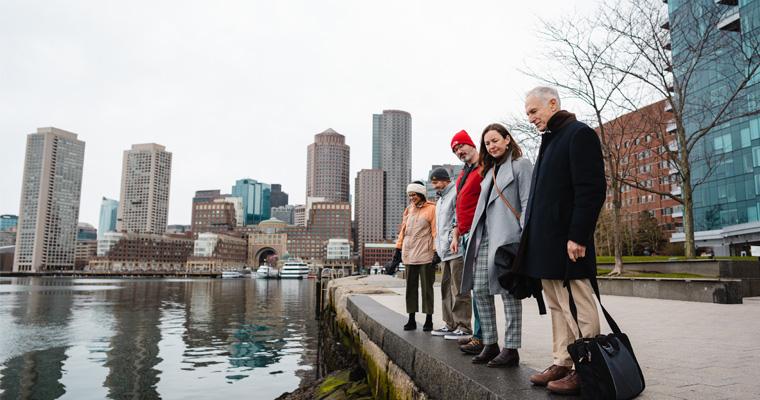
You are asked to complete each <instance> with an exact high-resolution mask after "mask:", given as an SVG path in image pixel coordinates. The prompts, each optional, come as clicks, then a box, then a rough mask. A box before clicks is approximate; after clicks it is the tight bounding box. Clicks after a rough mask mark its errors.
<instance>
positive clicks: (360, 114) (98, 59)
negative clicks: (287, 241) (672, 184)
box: [0, 0, 593, 225]
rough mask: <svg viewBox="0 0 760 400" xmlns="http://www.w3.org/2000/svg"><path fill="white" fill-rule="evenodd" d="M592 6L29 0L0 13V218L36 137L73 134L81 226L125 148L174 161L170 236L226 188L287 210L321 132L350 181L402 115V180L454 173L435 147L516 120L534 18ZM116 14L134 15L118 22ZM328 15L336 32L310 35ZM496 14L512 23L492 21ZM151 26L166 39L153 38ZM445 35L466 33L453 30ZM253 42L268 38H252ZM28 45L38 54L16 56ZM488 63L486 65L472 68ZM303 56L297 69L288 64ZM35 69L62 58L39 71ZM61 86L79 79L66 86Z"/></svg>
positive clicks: (112, 193)
mask: <svg viewBox="0 0 760 400" xmlns="http://www.w3.org/2000/svg"><path fill="white" fill-rule="evenodd" d="M592 4H593V3H592V2H589V3H588V5H584V4H581V5H577V4H572V5H569V4H566V2H562V1H559V0H554V1H544V2H540V4H539V5H533V6H532V7H530V8H529V7H528V6H522V7H521V6H519V5H510V4H502V3H501V2H492V3H491V4H479V5H478V6H474V7H473V8H469V6H468V7H464V9H462V7H461V5H460V4H458V3H455V2H448V3H447V2H439V3H437V4H436V7H435V8H432V9H428V8H427V7H416V6H415V7H409V6H408V5H407V4H406V3H403V2H389V3H387V4H386V5H385V6H384V7H382V8H380V9H373V10H372V13H366V11H367V10H365V9H364V6H363V5H359V4H356V5H351V4H349V5H346V7H343V6H337V5H326V6H325V9H323V10H319V9H315V7H314V5H312V4H309V3H307V2H304V3H300V4H297V3H293V4H289V5H287V6H286V5H282V6H273V5H266V6H257V5H255V4H243V3H235V4H230V5H227V6H225V7H220V8H218V9H216V8H215V9H213V10H205V9H204V7H199V8H193V7H185V6H184V5H183V4H181V3H175V4H166V5H165V7H167V8H162V9H161V10H154V11H155V12H149V13H143V12H142V11H140V10H144V9H147V7H148V3H140V2H138V3H135V4H134V8H133V9H132V10H122V9H121V7H117V8H116V9H114V8H113V7H115V6H114V5H107V4H98V5H97V6H95V7H88V11H87V12H85V11H84V10H83V9H80V7H84V6H83V5H78V4H69V5H66V6H63V5H51V6H50V8H49V9H48V11H49V12H46V13H45V14H43V15H40V14H39V12H38V10H36V9H35V7H34V5H32V4H23V3H19V4H6V5H4V6H3V14H4V15H6V16H7V21H6V22H7V23H5V24H3V26H2V27H0V32H2V33H3V34H2V35H0V37H2V39H0V51H3V54H6V55H7V58H6V61H7V62H6V63H5V64H4V67H3V72H4V77H3V79H2V81H3V91H2V92H0V105H2V107H0V109H1V110H3V111H0V112H3V118H0V121H2V122H0V138H1V139H2V143H3V145H2V153H3V157H2V160H3V161H2V167H3V170H4V174H3V175H2V176H1V177H0V185H1V186H2V187H3V188H4V190H3V191H2V193H0V213H2V214H15V213H17V212H18V205H19V204H18V201H19V198H20V190H21V174H22V170H21V169H22V163H23V154H19V153H23V148H24V144H23V141H24V135H25V134H26V133H28V132H29V131H31V130H34V129H35V128H36V127H39V126H56V127H59V128H61V129H65V130H70V131H74V132H77V133H78V134H79V137H80V138H81V140H84V141H86V142H87V143H88V152H87V155H86V157H85V164H84V176H83V187H82V207H81V210H82V211H81V213H80V220H81V221H83V222H88V223H91V224H93V225H96V224H97V222H98V213H99V206H100V202H101V199H102V197H108V198H112V199H118V198H119V178H120V169H121V162H120V161H121V160H120V155H121V152H122V151H123V149H126V148H129V146H130V145H131V144H134V143H148V142H156V143H161V144H162V145H165V146H166V148H167V149H170V150H171V151H172V153H173V154H174V158H173V160H172V164H173V165H172V166H173V168H172V170H173V174H172V187H171V197H170V205H169V218H168V223H169V224H185V225H189V224H190V213H189V211H188V210H190V209H191V201H192V197H193V193H194V192H195V191H196V190H200V189H204V188H209V187H210V188H215V187H221V188H225V185H228V184H229V183H228V182H234V181H235V180H236V179H239V178H240V177H245V176H250V177H251V178H254V179H257V180H260V181H264V182H278V183H280V184H282V187H283V189H284V190H285V191H286V192H288V194H289V195H290V197H291V201H290V202H291V203H292V204H298V203H300V202H301V201H297V199H303V198H304V197H305V187H304V186H305V185H304V176H303V171H305V170H306V147H307V145H308V144H309V143H310V142H311V141H312V139H313V134H314V132H318V131H320V129H324V127H332V128H333V129H335V130H336V131H338V132H340V133H341V134H343V135H344V136H346V144H348V145H349V146H351V147H352V158H353V159H354V160H353V161H352V163H351V166H350V173H349V176H350V177H354V176H355V175H356V173H357V172H358V171H359V170H360V169H363V168H370V167H371V164H370V162H369V160H370V159H371V140H372V121H371V115H372V114H373V113H377V112H378V111H379V110H383V109H402V110H405V111H408V112H410V113H411V114H412V115H413V116H414V131H415V133H414V137H413V149H415V151H417V152H416V153H415V154H413V155H412V159H413V161H412V176H423V175H424V174H425V173H426V172H427V169H428V168H429V166H430V165H431V164H440V163H456V162H457V160H456V158H455V157H453V155H452V154H451V152H450V150H449V149H448V141H449V139H450V136H451V135H453V134H454V133H455V132H457V131H458V130H460V129H466V130H468V131H469V132H471V133H473V136H475V135H477V134H479V133H480V130H482V128H483V127H484V126H486V125H487V124H488V123H490V122H494V121H499V120H502V119H505V118H507V117H508V116H509V115H510V114H513V113H514V114H521V113H522V100H523V99H522V97H523V94H524V93H525V91H527V90H528V89H530V87H531V86H533V85H534V84H536V83H537V82H536V81H532V80H526V79H524V77H523V76H522V75H521V74H520V73H519V71H518V70H517V69H518V68H520V67H522V66H523V65H524V64H525V63H526V62H527V60H528V56H529V55H531V53H532V46H537V45H538V43H539V41H538V40H537V39H536V38H534V36H535V35H533V34H532V33H531V32H530V30H531V29H532V27H534V26H535V25H536V23H537V21H538V18H539V12H540V11H538V10H539V9H541V10H551V13H554V14H556V15H562V14H567V13H571V12H572V11H573V10H574V9H575V8H576V7H587V8H589V9H590V8H591V5H592ZM151 7H152V5H151ZM262 7H263V8H262ZM271 7H275V9H272V8H271ZM484 9H488V10H490V11H489V12H484ZM169 10H172V16H171V17H170V18H168V19H167V18H166V17H165V14H164V13H168V11H169ZM399 10H404V12H403V13H399ZM534 10H535V11H534ZM582 11H583V10H578V12H579V13H581V12H582ZM125 13H126V14H125ZM131 13H136V14H134V15H135V18H127V16H129V15H131ZM430 13H432V14H433V15H434V16H435V18H432V21H430V24H428V25H427V26H428V28H427V30H428V32H427V33H424V34H420V33H418V29H419V27H418V21H419V20H420V19H421V18H425V19H426V20H429V19H430V18H428V17H426V16H428V15H429V14H430ZM328 14H329V15H332V16H334V17H335V18H339V19H340V20H341V21H343V22H341V24H338V25H335V26H327V27H326V26H324V25H323V24H320V23H319V22H318V21H319V20H320V17H319V16H320V15H325V16H326V15H328ZM368 14H372V15H373V16H372V18H369V16H368ZM137 15H140V18H137ZM167 15H168V14H167ZM314 15H316V18H315V17H312V16H314ZM351 15H365V16H366V18H364V17H363V18H353V17H351ZM504 15H510V16H512V18H511V19H514V22H510V23H509V24H503V16H504ZM540 16H541V17H550V15H547V14H545V13H543V14H541V15H540ZM368 18H369V19H368ZM389 18H393V19H394V20H396V23H397V24H398V25H397V29H394V30H393V31H392V32H391V31H389V30H387V29H384V27H383V24H382V23H381V22H382V21H384V20H388V19H389ZM457 21H460V22H461V24H460V23H458V22H457ZM166 23H169V24H171V25H172V26H173V27H174V28H175V29H174V31H175V32H176V35H175V34H171V35H168V36H167V34H166V31H165V30H164V29H163V28H162V27H164V26H166V25H165V24H166ZM460 25H464V26H467V27H468V28H467V29H464V30H463V29H452V27H455V26H460ZM500 25H501V26H500ZM73 26H78V27H79V28H78V29H72V27H73ZM198 26H204V27H206V28H205V29H206V32H207V34H208V36H207V37H205V36H204V35H199V32H198V28H197V27H198ZM497 27H498V28H497ZM134 32H143V33H142V34H140V35H135V34H134ZM267 32H271V34H272V35H275V36H274V39H272V40H262V39H261V38H262V37H269V36H267V35H269V33H267ZM313 32H320V35H313ZM262 35H263V36H262ZM409 37H415V38H417V39H415V40H412V41H409ZM183 38H184V39H183ZM185 39H187V40H191V41H193V44H192V45H189V44H188V43H189V42H188V43H186V42H185ZM29 42H34V43H42V44H43V45H41V46H40V47H31V46H23V43H29ZM219 43H225V45H224V46H221V47H220V46H219V45H218V44H219ZM380 43H385V44H388V45H389V46H390V47H389V48H392V49H393V50H392V53H391V54H392V55H391V56H390V57H388V58H387V59H386V60H385V61H383V62H382V63H378V62H376V59H375V58H374V57H371V56H369V55H370V54H374V53H375V51H376V48H377V45H379V44H380ZM506 44H509V51H497V52H494V50H493V49H499V48H504V46H505V45H506ZM243 49H252V50H251V51H250V52H247V51H246V52H243ZM248 53H250V54H248ZM451 54H454V55H456V56H449V55H451ZM487 55H488V56H490V55H494V57H496V58H495V59H494V60H493V62H488V63H486V62H478V61H477V60H483V59H486V56H487ZM304 57H308V58H309V59H310V62H309V63H302V62H300V61H296V60H302V59H303V58H304ZM50 59H60V60H64V61H66V62H64V63H63V64H64V65H59V66H57V67H56V68H50V66H49V65H50V64H49V63H48V62H46V61H45V60H50ZM233 59H234V60H235V61H234V62H225V61H220V60H233ZM294 77H295V78H294ZM72 82H80V83H83V82H93V83H92V84H77V86H76V88H75V89H74V88H73V87H71V83H72ZM326 96H327V97H329V98H330V101H325V97H326ZM568 107H569V108H572V107H570V106H568ZM11 110H12V111H11ZM476 140H477V139H476ZM423 150H424V151H423ZM360 160H368V161H367V162H366V163H365V162H362V161H360Z"/></svg>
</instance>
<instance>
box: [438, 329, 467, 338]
mask: <svg viewBox="0 0 760 400" xmlns="http://www.w3.org/2000/svg"><path fill="white" fill-rule="evenodd" d="M470 336H472V335H471V334H469V333H467V332H465V331H463V330H461V329H457V330H455V331H454V332H451V333H449V334H448V335H446V336H444V337H443V338H444V339H448V340H457V339H459V338H463V337H470Z"/></svg>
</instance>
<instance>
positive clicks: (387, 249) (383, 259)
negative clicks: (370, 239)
mask: <svg viewBox="0 0 760 400" xmlns="http://www.w3.org/2000/svg"><path fill="white" fill-rule="evenodd" d="M395 251H396V244H395V243H365V244H364V247H363V248H362V253H361V260H362V261H361V265H362V266H363V267H364V268H371V267H372V266H373V265H375V264H377V265H380V266H383V265H385V263H387V262H389V261H391V260H392V259H393V253H394V252H395Z"/></svg>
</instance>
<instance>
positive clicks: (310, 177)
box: [306, 129, 351, 201]
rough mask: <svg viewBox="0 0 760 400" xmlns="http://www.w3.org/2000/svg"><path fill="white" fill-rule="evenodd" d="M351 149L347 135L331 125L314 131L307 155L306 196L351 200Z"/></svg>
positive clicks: (329, 199) (328, 199) (330, 199)
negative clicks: (319, 130)
mask: <svg viewBox="0 0 760 400" xmlns="http://www.w3.org/2000/svg"><path fill="white" fill-rule="evenodd" d="M350 155H351V149H350V147H349V146H348V145H347V144H346V138H345V137H344V136H343V135H341V134H340V133H338V132H335V131H334V130H332V129H327V130H326V131H324V132H322V133H319V134H317V135H314V143H312V144H310V145H309V147H308V149H307V155H306V197H307V198H309V197H323V198H325V199H326V200H327V201H349V196H350V187H349V167H350V165H349V163H350Z"/></svg>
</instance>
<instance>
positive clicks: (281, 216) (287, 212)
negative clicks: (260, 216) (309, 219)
mask: <svg viewBox="0 0 760 400" xmlns="http://www.w3.org/2000/svg"><path fill="white" fill-rule="evenodd" d="M295 210H296V207H295V206H293V205H290V204H286V205H284V206H279V207H272V218H277V219H278V220H280V221H283V222H285V223H286V224H288V225H293V224H294V223H295Z"/></svg>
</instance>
